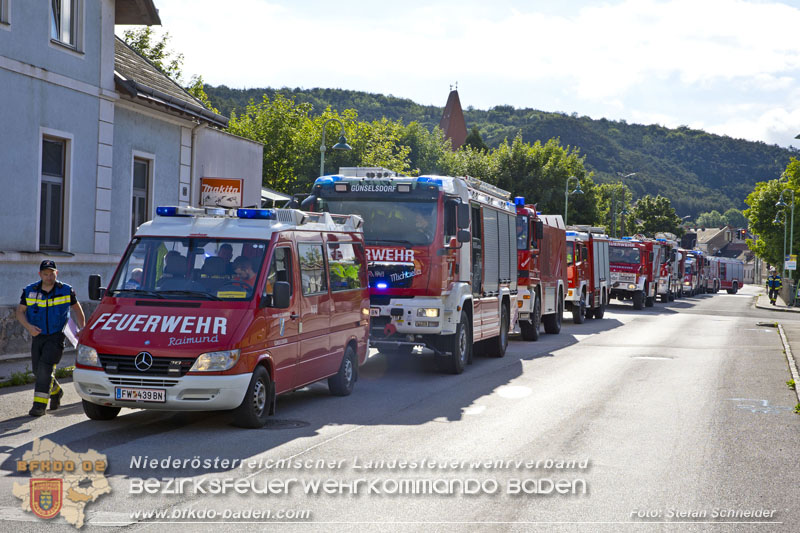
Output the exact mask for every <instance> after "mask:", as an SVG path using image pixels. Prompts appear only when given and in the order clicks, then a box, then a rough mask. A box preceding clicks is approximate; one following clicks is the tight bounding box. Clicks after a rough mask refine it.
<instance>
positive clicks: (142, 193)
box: [131, 158, 150, 235]
mask: <svg viewBox="0 0 800 533" xmlns="http://www.w3.org/2000/svg"><path fill="white" fill-rule="evenodd" d="M149 183H150V161H148V160H147V159H138V158H135V159H134V160H133V207H132V210H131V235H133V234H134V233H136V229H137V228H138V227H139V226H141V225H142V224H144V223H145V222H147V221H148V220H150V209H149V206H148V205H147V198H148V196H149V194H148V186H149Z"/></svg>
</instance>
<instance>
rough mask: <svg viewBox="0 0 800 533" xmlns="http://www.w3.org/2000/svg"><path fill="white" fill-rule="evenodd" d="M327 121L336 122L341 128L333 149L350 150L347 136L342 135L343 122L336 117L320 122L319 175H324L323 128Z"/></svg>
mask: <svg viewBox="0 0 800 533" xmlns="http://www.w3.org/2000/svg"><path fill="white" fill-rule="evenodd" d="M328 122H338V123H339V126H341V128H342V132H341V134H340V135H339V141H338V142H337V143H336V144H334V145H333V149H334V150H352V148H351V147H350V145H349V144H347V137H345V136H344V124H342V121H341V120H339V119H338V118H329V119H328V120H326V121H325V122H324V123H323V124H322V144H320V145H319V175H320V176H324V175H325V128H326V127H327V126H328Z"/></svg>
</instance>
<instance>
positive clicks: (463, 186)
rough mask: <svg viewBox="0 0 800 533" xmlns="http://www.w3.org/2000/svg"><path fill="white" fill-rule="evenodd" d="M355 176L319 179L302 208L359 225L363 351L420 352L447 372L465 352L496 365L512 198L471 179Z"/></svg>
mask: <svg viewBox="0 0 800 533" xmlns="http://www.w3.org/2000/svg"><path fill="white" fill-rule="evenodd" d="M341 170H345V169H341ZM359 173H360V172H359V169H357V168H354V169H348V171H347V175H345V174H339V175H331V176H323V177H320V178H318V179H317V180H316V181H315V183H314V186H313V188H312V193H311V196H309V197H308V198H306V200H304V205H306V206H309V205H312V204H313V205H314V209H316V210H322V211H329V212H332V213H353V214H357V215H360V216H361V217H362V218H363V219H364V238H365V241H366V244H367V260H368V268H369V290H370V317H371V325H370V345H371V346H373V347H375V348H377V349H378V350H380V351H399V352H405V353H409V354H410V353H411V351H412V350H413V348H414V347H415V346H419V345H422V346H425V347H428V348H430V349H431V350H433V352H434V354H435V360H436V364H437V366H439V368H440V369H441V370H443V371H447V372H450V373H454V374H458V373H461V372H463V371H464V367H465V366H466V365H467V364H468V363H470V362H472V356H473V345H475V347H477V349H478V351H480V352H482V353H484V354H486V355H489V356H496V357H502V356H503V355H504V354H505V351H506V346H507V344H508V334H509V329H510V328H511V327H512V325H513V324H514V322H515V320H516V317H517V277H516V275H515V267H516V264H515V262H514V249H515V227H516V226H515V220H514V219H515V210H514V204H513V203H512V202H511V198H510V194H509V193H508V192H506V191H503V190H501V189H498V188H497V187H494V186H492V185H490V184H488V183H484V182H482V181H480V180H478V179H475V178H471V177H444V176H420V177H407V176H396V175H393V173H389V172H380V173H370V176H367V175H363V176H359V175H358V174H359ZM350 174H356V175H350ZM362 174H365V173H362ZM372 176H374V177H372ZM479 341H480V344H478V343H479Z"/></svg>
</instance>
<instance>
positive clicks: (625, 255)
mask: <svg viewBox="0 0 800 533" xmlns="http://www.w3.org/2000/svg"><path fill="white" fill-rule="evenodd" d="M608 256H609V257H608V259H609V262H611V263H625V264H628V265H638V264H639V259H640V256H639V249H638V248H628V247H622V246H609V249H608Z"/></svg>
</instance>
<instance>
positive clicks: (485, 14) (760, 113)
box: [117, 0, 800, 147]
mask: <svg viewBox="0 0 800 533" xmlns="http://www.w3.org/2000/svg"><path fill="white" fill-rule="evenodd" d="M154 3H155V5H156V7H157V8H158V10H159V15H160V17H161V22H162V27H161V28H156V29H157V31H158V32H163V31H167V32H169V34H170V36H171V40H170V47H171V48H172V49H174V50H175V51H177V52H180V53H183V55H184V66H183V72H184V77H185V79H186V80H188V78H189V77H190V76H191V75H195V74H199V75H202V76H203V79H204V81H205V82H206V83H209V84H211V85H222V84H224V85H227V86H228V87H232V88H260V87H274V88H281V87H290V88H294V87H301V88H306V89H310V88H314V87H323V88H341V89H351V90H357V91H366V92H370V93H379V94H386V95H394V96H396V97H400V98H409V99H411V100H413V101H415V102H417V103H420V104H425V105H428V104H432V105H437V106H442V107H443V106H444V104H445V103H446V101H447V95H448V92H449V90H450V87H451V86H452V85H455V84H457V86H458V92H459V96H460V99H461V104H462V106H463V107H464V108H468V107H470V106H471V107H474V108H476V109H490V108H492V107H494V106H497V105H512V106H514V107H516V108H532V109H537V110H542V111H556V112H563V113H567V114H572V113H576V114H578V115H579V116H583V115H586V116H589V117H592V118H595V119H599V118H603V117H604V118H607V119H609V120H625V121H627V122H629V123H637V124H660V125H663V126H667V127H678V126H689V127H691V128H697V129H702V130H705V131H708V132H712V133H717V134H720V135H728V136H731V137H735V138H743V139H748V140H753V141H763V142H766V143H768V144H778V145H780V146H790V145H794V146H796V147H800V140H796V139H794V137H795V136H796V135H798V133H800V0H786V1H778V0H661V1H657V0H608V1H577V0H562V1H553V0H528V1H518V0H492V1H488V2H487V1H486V0H481V1H473V0H426V1H419V0H403V1H382V0H372V1H369V0H363V1H362V0H336V1H320V0H291V1H284V0H227V1H226V2H219V1H218V0H191V1H190V0H154ZM128 28H129V27H126V26H118V27H117V33H118V34H121V33H122V31H123V30H125V29H128Z"/></svg>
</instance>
